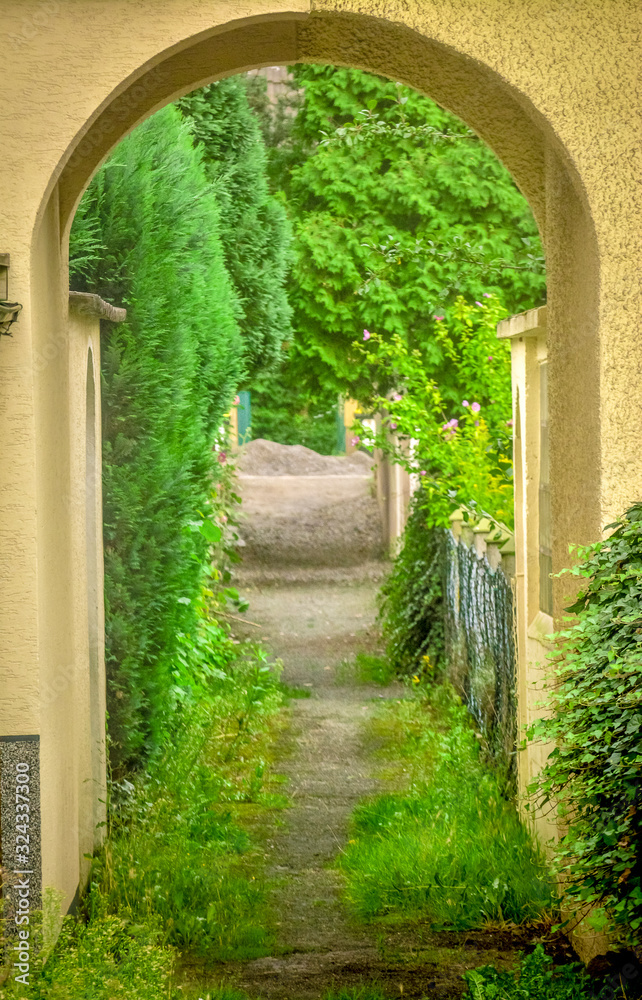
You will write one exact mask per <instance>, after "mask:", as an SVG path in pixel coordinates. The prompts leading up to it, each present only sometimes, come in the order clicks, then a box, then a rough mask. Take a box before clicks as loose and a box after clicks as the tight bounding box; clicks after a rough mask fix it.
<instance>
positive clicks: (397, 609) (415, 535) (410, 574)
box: [379, 501, 446, 676]
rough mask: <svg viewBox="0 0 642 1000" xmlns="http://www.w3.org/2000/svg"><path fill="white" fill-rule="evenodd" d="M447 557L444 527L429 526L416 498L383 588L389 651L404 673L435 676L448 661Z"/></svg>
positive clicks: (382, 609)
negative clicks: (444, 661) (445, 608)
mask: <svg viewBox="0 0 642 1000" xmlns="http://www.w3.org/2000/svg"><path fill="white" fill-rule="evenodd" d="M445 557H446V553H445V546H444V540H443V532H441V531H439V530H438V529H432V530H430V529H428V528H427V526H426V512H425V511H424V510H423V509H422V507H421V506H420V505H419V504H418V503H417V502H416V501H415V502H413V504H412V507H411V510H410V515H409V518H408V523H407V524H406V529H405V531H404V534H403V539H402V547H401V550H400V552H399V554H398V555H397V557H396V559H395V561H394V564H393V567H392V571H391V573H390V574H389V575H388V576H387V578H386V579H385V581H384V582H383V584H382V587H381V590H380V610H379V617H380V619H381V621H382V630H383V637H384V639H385V642H386V653H387V655H388V658H389V660H390V662H391V664H392V666H393V667H394V669H395V670H396V671H397V673H399V674H401V675H406V676H408V675H411V674H415V673H420V674H421V673H425V674H429V675H430V676H432V675H433V672H434V669H435V668H437V669H438V668H439V667H441V666H442V665H443V656H444V598H443V577H444V560H445Z"/></svg>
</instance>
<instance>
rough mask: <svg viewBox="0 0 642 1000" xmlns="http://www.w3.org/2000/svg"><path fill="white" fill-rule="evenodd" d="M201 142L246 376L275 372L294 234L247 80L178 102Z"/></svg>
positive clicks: (286, 327) (285, 335)
mask: <svg viewBox="0 0 642 1000" xmlns="http://www.w3.org/2000/svg"><path fill="white" fill-rule="evenodd" d="M178 107H179V108H180V110H181V112H182V114H183V115H184V116H185V118H186V120H187V121H188V122H189V123H190V128H191V130H192V135H193V136H194V139H195V141H196V142H197V143H198V145H199V147H200V149H201V152H202V155H203V163H204V166H205V170H206V172H207V176H208V178H209V179H210V181H211V182H212V184H213V186H214V188H215V191H216V196H217V199H218V204H219V208H220V235H221V240H222V242H223V247H224V251H225V262H226V266H227V269H228V272H229V274H230V277H231V279H232V282H233V283H234V287H235V289H236V292H237V296H238V301H239V306H240V313H239V325H240V329H241V334H242V336H243V343H244V351H245V365H246V371H247V376H248V377H250V376H252V375H256V374H257V373H258V372H265V371H269V370H273V369H274V368H275V367H276V366H277V365H278V362H279V361H280V358H281V344H282V342H283V341H287V340H288V339H289V337H290V335H291V328H290V316H291V310H290V306H289V304H288V299H287V295H286V290H285V281H286V277H287V273H288V269H289V266H290V255H291V246H290V244H291V240H292V234H291V229H290V225H289V222H288V219H287V216H286V213H285V209H284V208H283V205H282V204H281V203H280V202H279V201H278V200H277V199H276V198H274V197H272V195H271V194H270V191H269V189H268V182H267V153H266V149H265V144H264V141H263V137H262V135H261V130H260V128H259V124H258V120H257V118H256V116H255V114H254V113H253V112H252V110H251V108H250V106H249V103H248V98H247V92H246V86H245V82H244V78H243V77H238V76H236V77H228V78H227V79H225V80H220V81H218V82H217V83H212V84H211V85H210V86H209V87H203V88H202V89H201V90H196V91H194V92H193V93H192V94H189V95H188V96H187V97H184V98H183V99H182V100H181V101H179V102H178Z"/></svg>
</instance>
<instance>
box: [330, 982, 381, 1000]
mask: <svg viewBox="0 0 642 1000" xmlns="http://www.w3.org/2000/svg"><path fill="white" fill-rule="evenodd" d="M322 1000H387V998H386V994H385V993H384V991H383V990H382V989H381V987H380V986H377V984H376V983H365V984H363V985H361V986H339V987H338V988H337V989H331V990H328V991H327V992H326V993H324V994H323V998H322Z"/></svg>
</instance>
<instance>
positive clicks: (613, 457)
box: [0, 0, 642, 905]
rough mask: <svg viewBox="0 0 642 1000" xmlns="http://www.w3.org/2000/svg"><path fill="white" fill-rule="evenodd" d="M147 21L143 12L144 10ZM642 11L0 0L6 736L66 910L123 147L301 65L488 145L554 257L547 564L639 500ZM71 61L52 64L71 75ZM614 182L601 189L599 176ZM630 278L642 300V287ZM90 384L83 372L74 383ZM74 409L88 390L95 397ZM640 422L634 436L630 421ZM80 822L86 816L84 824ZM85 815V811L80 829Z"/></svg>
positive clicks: (50, 881)
mask: <svg viewBox="0 0 642 1000" xmlns="http://www.w3.org/2000/svg"><path fill="white" fill-rule="evenodd" d="M144 8H146V9H144ZM639 18H640V12H639V9H638V5H637V4H636V3H635V2H634V0H610V2H609V3H608V4H599V5H597V4H590V3H588V4H587V3H574V2H573V3H570V2H568V0H549V2H548V3H544V0H537V2H535V3H524V4H519V3H515V0H470V2H469V3H467V4H466V5H465V10H463V8H462V5H461V2H460V0H290V2H280V0H246V2H245V3H241V2H239V0H233V2H231V0H192V2H190V3H187V2H186V0H159V2H158V3H155V4H154V5H153V17H152V15H151V12H150V7H149V6H147V5H143V4H136V5H132V4H131V3H128V2H127V0H100V2H97V0H73V2H72V0H60V2H57V3H52V2H44V0H26V2H25V0H7V2H6V3H5V5H4V9H3V20H4V23H5V24H6V25H7V26H8V31H9V39H10V44H9V47H8V56H9V58H8V62H9V63H10V65H9V66H8V67H7V72H6V85H5V91H4V100H5V106H6V107H7V108H8V110H9V115H10V125H11V127H10V128H7V129H6V130H5V135H6V141H5V149H4V155H3V160H2V164H1V165H0V177H1V178H2V183H1V184H0V206H1V209H2V217H3V219H4V220H5V233H4V240H5V245H4V246H3V247H1V248H0V249H2V250H3V251H7V252H10V253H11V255H12V262H11V286H10V297H11V298H15V299H17V300H18V301H20V302H22V303H23V304H24V307H25V308H24V311H23V314H22V316H21V319H20V323H19V325H18V326H17V327H16V330H15V335H14V338H13V340H12V341H9V342H5V343H2V344H1V345H0V348H1V350H2V355H3V357H2V359H1V362H0V393H1V394H2V399H3V404H2V412H1V413H0V430H1V431H2V440H3V442H4V453H3V455H2V457H1V458H0V504H1V505H2V513H1V516H0V558H1V560H2V564H3V573H4V582H5V587H4V592H5V594H8V595H9V597H8V600H7V602H6V604H5V609H4V610H5V614H4V624H3V629H2V632H1V633H0V655H1V656H2V658H3V661H2V662H3V670H4V683H3V692H2V700H1V701H0V727H1V728H0V735H2V734H7V735H8V736H12V735H16V734H39V735H40V737H41V748H42V787H43V792H42V822H43V844H44V849H43V882H44V884H45V885H53V886H56V887H58V888H60V889H62V891H63V892H64V894H65V900H66V903H65V905H67V904H68V903H69V901H70V900H71V898H72V897H73V895H74V892H75V890H76V887H77V885H78V880H79V876H80V870H81V868H80V860H79V859H80V858H81V857H82V854H83V852H84V850H86V848H87V838H86V837H84V840H83V836H82V835H80V834H79V831H78V830H76V829H74V831H73V836H71V837H70V836H69V830H68V829H67V826H68V824H69V822H71V820H70V816H73V815H76V814H77V803H78V801H79V795H80V792H79V788H78V773H77V768H76V764H75V747H76V743H75V742H74V741H75V739H76V736H75V733H74V730H73V728H72V729H71V731H68V732H66V733H65V732H64V726H65V722H66V720H65V717H64V713H65V706H64V705H63V702H62V701H60V702H56V701H55V700H54V701H53V703H52V704H50V705H48V706H47V707H46V708H45V707H43V702H42V691H43V689H44V688H46V686H47V685H48V684H50V683H51V682H52V680H54V679H55V678H56V677H58V676H59V675H60V672H61V671H62V670H64V669H66V668H67V665H69V664H74V665H76V666H77V669H78V670H80V671H81V670H82V669H83V667H84V666H86V663H85V659H86V636H87V621H86V616H87V610H86V600H85V599H84V598H83V599H80V597H79V583H78V581H79V580H83V579H84V571H83V572H80V573H79V572H78V565H77V559H78V556H77V546H76V544H75V539H76V533H77V531H78V530H79V528H78V524H77V519H75V517H74V515H73V511H70V505H69V503H68V502H66V500H65V498H66V497H69V496H70V495H73V494H74V491H75V490H76V489H77V487H78V484H77V482H76V481H75V479H74V477H75V476H76V475H77V465H75V464H74V460H73V455H74V454H75V451H74V449H76V448H77V439H78V433H79V431H78V427H77V426H76V425H75V419H76V417H75V412H76V411H75V410H74V407H73V406H72V405H71V404H70V399H71V398H72V396H73V391H74V384H75V383H74V378H75V374H74V372H75V369H74V365H73V363H72V353H73V352H71V351H70V345H69V326H68V313H67V270H66V251H65V247H66V241H67V235H68V229H69V226H70V223H71V219H72V217H73V213H74V211H75V207H76V205H77V203H78V200H79V198H80V197H81V195H82V192H83V190H84V188H85V186H86V184H87V183H88V181H89V179H90V177H91V176H92V174H93V172H94V171H95V169H96V168H97V167H98V165H99V164H100V162H101V161H102V160H103V159H104V157H105V156H106V155H107V154H108V152H109V151H110V149H111V148H113V146H115V145H116V144H117V142H118V141H119V140H120V139H121V138H122V137H123V135H125V134H126V132H127V131H128V130H130V129H131V128H132V127H134V126H135V125H136V124H137V123H138V122H139V121H141V120H143V119H144V118H145V117H146V116H148V115H149V114H150V113H152V112H153V111H154V110H156V109H158V108H160V107H161V106H163V105H164V104H166V103H167V102H169V101H171V100H173V99H175V98H176V97H178V96H180V95H181V94H184V93H186V92H188V91H189V90H192V89H194V88H195V87H198V86H200V85H203V84H205V83H207V82H209V81H211V80H213V79H216V78H217V77H220V76H223V75H225V74H228V73H233V72H239V71H242V70H245V69H249V68H253V67H257V66H264V65H274V64H279V63H281V64H282V63H289V62H296V61H312V62H331V63H335V64H341V65H351V66H356V67H361V68H364V69H368V70H371V71H374V72H378V73H381V74H383V75H386V76H389V77H393V78H396V79H400V80H402V81H404V82H405V83H408V84H409V85H411V86H413V87H415V88H416V89H418V90H420V91H422V92H424V93H427V94H428V95H429V96H431V97H432V98H434V99H435V100H437V101H438V102H439V103H441V104H443V105H444V106H445V107H447V108H449V109H450V110H452V111H453V112H455V113H456V114H457V115H459V116H460V117H461V118H462V119H463V120H464V121H466V122H467V124H469V125H470V126H471V127H472V128H474V129H475V130H476V131H477V132H478V133H479V135H480V136H481V137H482V138H483V139H484V140H485V141H486V142H487V143H488V144H489V146H491V148H492V149H493V150H494V151H495V152H496V153H497V155H498V156H499V157H500V159H502V160H503V162H504V163H505V165H506V166H507V167H508V169H509V170H510V171H511V173H512V174H513V176H514V178H515V179H516V181H517V183H518V184H519V186H520V187H521V189H522V191H523V192H524V194H525V195H526V197H527V198H528V200H529V202H530V204H531V207H532V209H533V212H534V214H535V216H536V219H537V221H538V223H539V226H540V229H541V231H542V235H543V238H544V242H545V246H546V251H547V258H548V274H549V308H548V337H549V346H548V358H549V364H550V372H551V375H550V383H551V384H550V396H551V404H550V408H551V422H552V433H551V484H552V503H553V531H554V542H553V546H554V559H555V567H556V568H559V567H560V566H561V565H562V564H563V562H564V560H565V559H566V553H567V545H568V542H569V541H580V542H583V541H588V540H590V539H594V538H596V537H597V536H598V535H599V532H600V530H601V527H602V525H603V524H604V523H606V521H608V520H609V519H611V515H612V514H614V513H615V512H617V511H618V510H620V509H621V508H622V507H623V506H624V505H625V504H626V503H627V502H628V501H629V500H632V499H633V498H634V497H636V496H638V495H639V494H640V493H642V449H640V448H639V447H637V446H636V438H637V436H638V435H639V424H640V416H641V414H642V380H641V379H640V378H639V371H640V370H641V369H642V345H641V344H640V342H639V339H638V338H636V337H635V322H634V319H633V317H634V314H636V315H639V308H640V301H641V300H640V292H639V276H638V275H637V270H636V267H637V264H636V241H639V233H640V219H641V216H642V206H641V200H642V199H641V196H640V193H639V191H635V192H634V189H633V181H634V172H635V161H634V158H633V156H632V155H631V150H632V148H633V146H634V143H635V129H636V128H637V129H638V130H639V128H640V126H639V123H638V122H637V119H635V118H634V114H635V107H636V101H637V96H636V87H637V86H638V81H637V78H636V69H635V66H636V59H635V53H634V52H633V51H630V49H632V47H633V45H634V36H635V33H634V32H631V25H632V22H633V21H634V20H635V19H639ZM61 55H62V58H61ZM605 163H606V164H608V167H609V169H608V170H605V169H604V164H605ZM636 282H637V284H636ZM83 378H84V372H83ZM83 391H84V385H83ZM632 415H633V419H632V418H631V417H632ZM73 803H76V805H73ZM70 808H71V812H70Z"/></svg>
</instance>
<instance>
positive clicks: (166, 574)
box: [71, 107, 242, 768]
mask: <svg viewBox="0 0 642 1000" xmlns="http://www.w3.org/2000/svg"><path fill="white" fill-rule="evenodd" d="M218 230H219V223H218V206H217V201H216V197H215V194H214V190H213V187H212V184H211V183H210V181H209V180H208V179H207V177H206V174H205V171H204V168H203V165H202V162H201V157H200V155H199V153H198V152H197V151H196V150H195V149H194V146H193V144H192V139H191V136H190V131H189V128H188V126H187V125H186V124H185V122H183V120H182V119H181V116H180V115H179V113H178V111H177V110H176V109H175V108H172V107H169V108H165V109H164V110H163V111H161V112H159V113H158V114H157V115H154V116H153V117H152V118H150V119H149V120H148V121H146V122H145V123H144V124H142V125H141V126H139V128H137V129H136V130H135V131H134V132H133V133H132V134H131V135H130V136H129V137H128V138H126V139H125V140H124V141H123V142H122V143H121V144H120V145H119V147H118V149H117V150H116V151H115V153H113V155H112V156H111V157H110V159H109V160H108V161H107V163H106V164H105V166H104V167H103V168H102V169H101V170H100V171H99V172H98V174H97V175H96V177H95V178H94V180H93V181H92V184H91V185H90V187H89V189H88V191H87V193H86V194H85V197H84V198H83V201H82V202H81V205H80V207H79V209H78V213H77V215H76V219H75V221H74V228H73V230H72V240H71V252H72V260H71V273H72V280H73V282H74V285H75V286H76V287H80V288H81V289H87V290H90V291H93V292H98V293H99V294H100V295H102V296H103V297H104V298H106V299H108V300H110V301H112V302H116V303H118V304H124V305H126V306H127V310H128V315H127V321H126V322H125V323H122V324H119V325H114V324H105V326H104V330H103V332H102V404H103V408H102V413H103V496H104V544H105V605H106V659H107V674H108V691H107V697H108V711H109V728H110V735H111V739H112V763H113V764H114V765H116V766H117V767H119V768H121V767H122V766H123V765H126V764H128V763H132V762H133V761H135V760H137V759H139V758H140V755H141V754H142V752H143V750H144V749H145V750H149V749H150V748H151V747H152V746H153V745H154V743H157V742H158V741H159V739H160V738H161V731H162V728H163V725H164V721H165V717H166V713H167V710H168V705H169V699H170V691H171V688H172V683H173V681H172V675H171V667H170V665H171V662H172V657H173V655H174V652H175V650H176V647H177V636H178V635H179V634H185V633H188V634H189V633H190V632H191V631H192V630H193V629H194V628H195V626H196V618H197V608H196V604H197V601H198V597H199V594H200V588H201V585H202V579H203V563H204V560H205V557H206V554H207V541H206V539H205V537H204V536H203V535H202V534H201V533H200V532H199V531H194V530H192V526H193V524H194V522H196V521H198V520H199V519H201V520H202V514H203V513H206V512H207V510H208V505H209V498H210V494H211V490H212V485H213V482H214V481H215V478H216V473H217V469H218V463H216V462H215V460H214V456H213V454H212V446H213V444H214V441H215V435H216V434H217V432H218V429H219V426H220V424H221V421H222V415H223V413H224V411H225V409H226V407H227V406H228V405H229V403H230V402H231V399H232V398H233V394H234V392H235V391H236V386H237V384H238V382H239V380H240V378H241V374H242V365H241V354H242V344H241V339H240V336H239V331H238V326H237V322H236V318H235V315H236V310H237V305H236V300H235V295H234V291H233V289H232V286H231V283H230V280H229V278H228V275H227V272H226V270H225V264H224V256H223V248H222V245H221V241H220V238H219V235H218ZM88 245H89V246H93V247H94V248H95V247H98V249H94V250H92V251H91V252H87V246H88ZM83 248H84V249H83ZM77 260H80V265H78V266H77V265H76V263H75V261H77Z"/></svg>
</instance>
